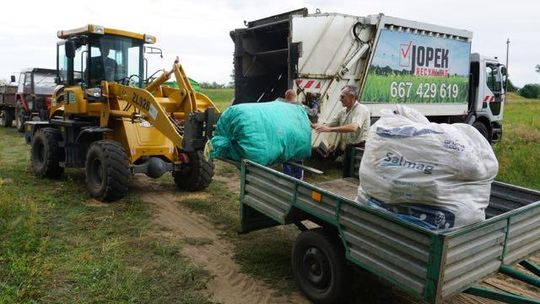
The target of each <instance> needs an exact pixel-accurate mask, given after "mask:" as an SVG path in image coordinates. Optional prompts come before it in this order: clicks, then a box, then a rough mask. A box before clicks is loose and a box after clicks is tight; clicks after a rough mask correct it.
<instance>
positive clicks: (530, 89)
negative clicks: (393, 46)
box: [519, 83, 540, 98]
mask: <svg viewBox="0 0 540 304" xmlns="http://www.w3.org/2000/svg"><path fill="white" fill-rule="evenodd" d="M519 95H521V96H523V97H525V98H539V97H540V84H536V83H534V84H533V83H529V84H526V85H525V86H523V88H521V89H520V90H519Z"/></svg>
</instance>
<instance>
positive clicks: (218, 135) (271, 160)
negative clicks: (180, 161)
mask: <svg viewBox="0 0 540 304" xmlns="http://www.w3.org/2000/svg"><path fill="white" fill-rule="evenodd" d="M211 144H212V152H211V154H210V158H218V157H221V158H227V159H230V160H234V161H240V160H241V159H249V160H251V161H254V162H257V163H259V164H261V165H265V166H267V165H272V164H275V163H282V162H285V161H289V160H301V159H304V158H306V157H309V156H310V155H311V127H310V123H309V119H308V116H307V113H306V111H305V109H304V107H303V106H301V105H295V104H290V103H286V102H282V101H272V102H264V103H244V104H239V105H235V106H231V107H229V108H227V110H226V111H225V112H224V113H223V114H221V117H220V118H219V120H218V122H217V126H216V130H215V132H214V137H213V138H212V140H211Z"/></svg>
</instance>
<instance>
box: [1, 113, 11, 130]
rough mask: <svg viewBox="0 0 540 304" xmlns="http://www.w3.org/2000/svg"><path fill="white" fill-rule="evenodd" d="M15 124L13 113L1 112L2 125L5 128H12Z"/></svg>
mask: <svg viewBox="0 0 540 304" xmlns="http://www.w3.org/2000/svg"><path fill="white" fill-rule="evenodd" d="M12 122H13V112H11V111H10V110H8V109H4V110H2V111H0V125H1V126H2V127H4V128H9V127H11V124H12Z"/></svg>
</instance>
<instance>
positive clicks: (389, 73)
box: [361, 29, 471, 104]
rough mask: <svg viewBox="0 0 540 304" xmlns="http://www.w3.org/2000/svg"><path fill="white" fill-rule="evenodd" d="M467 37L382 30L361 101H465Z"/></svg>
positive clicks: (468, 49) (467, 65)
mask: <svg viewBox="0 0 540 304" xmlns="http://www.w3.org/2000/svg"><path fill="white" fill-rule="evenodd" d="M470 48H471V45H470V43H469V42H466V41H458V40H453V39H448V38H441V37H433V36H426V35H420V34H413V33H406V32H396V31H392V30H386V29H385V30H382V31H381V34H380V37H379V42H378V43H377V46H376V49H375V53H374V55H373V58H372V60H371V64H370V66H369V70H368V75H367V78H366V80H365V84H364V90H363V92H362V97H361V101H362V102H363V103H405V104H406V103H451V104H457V103H467V95H468V89H469V56H470Z"/></svg>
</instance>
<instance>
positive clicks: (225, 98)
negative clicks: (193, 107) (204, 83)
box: [202, 89, 234, 112]
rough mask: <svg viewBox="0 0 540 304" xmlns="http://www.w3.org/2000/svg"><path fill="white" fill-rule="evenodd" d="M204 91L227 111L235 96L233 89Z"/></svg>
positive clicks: (221, 108) (222, 109) (220, 108)
mask: <svg viewBox="0 0 540 304" xmlns="http://www.w3.org/2000/svg"><path fill="white" fill-rule="evenodd" d="M202 93H203V94H204V95H206V96H208V97H209V98H210V100H212V101H213V102H214V103H215V104H216V106H217V107H218V109H219V110H220V111H222V112H223V111H225V109H226V108H227V107H228V106H229V105H230V104H231V101H232V100H233V98H234V90H233V89H203V90H202Z"/></svg>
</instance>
